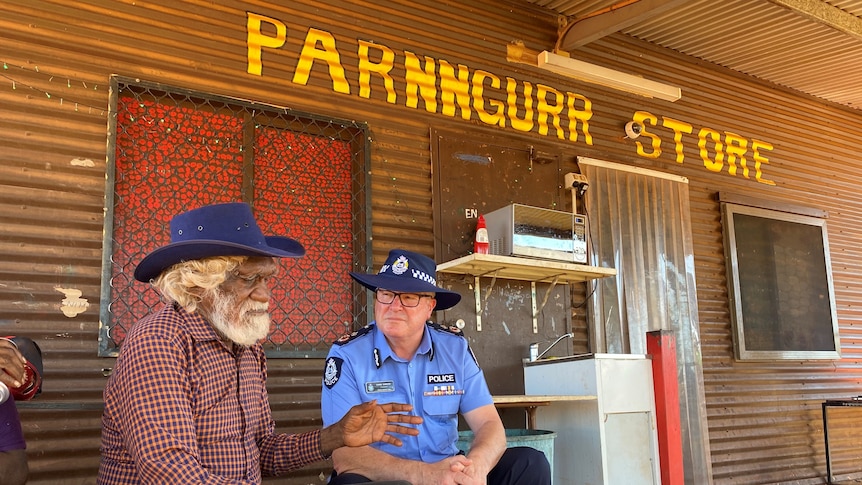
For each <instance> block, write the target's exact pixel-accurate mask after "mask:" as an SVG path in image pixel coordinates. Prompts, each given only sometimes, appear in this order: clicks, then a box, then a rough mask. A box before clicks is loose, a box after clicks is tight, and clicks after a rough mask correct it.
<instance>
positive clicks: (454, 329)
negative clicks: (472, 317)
mask: <svg viewBox="0 0 862 485" xmlns="http://www.w3.org/2000/svg"><path fill="white" fill-rule="evenodd" d="M427 325H428V326H429V327H431V328H433V329H434V330H439V331H441V332H448V333H451V334H454V335H457V336H459V337H464V332H462V331H461V329H460V328H458V327H456V326H455V325H446V326H443V325H440V324H439V323H435V322H428V323H427ZM464 338H466V337H464Z"/></svg>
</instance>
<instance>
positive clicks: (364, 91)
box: [358, 40, 396, 104]
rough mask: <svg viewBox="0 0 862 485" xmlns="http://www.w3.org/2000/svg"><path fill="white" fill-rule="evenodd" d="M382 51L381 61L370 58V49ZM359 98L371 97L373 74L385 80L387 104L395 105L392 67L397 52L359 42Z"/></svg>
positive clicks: (377, 45) (369, 43)
mask: <svg viewBox="0 0 862 485" xmlns="http://www.w3.org/2000/svg"><path fill="white" fill-rule="evenodd" d="M371 48H374V49H377V50H379V51H380V61H379V62H372V61H371V59H370V58H369V56H368V53H369V49H371ZM358 54H359V66H358V68H359V96H360V97H362V98H369V97H371V74H372V73H374V74H377V75H378V76H380V77H382V78H383V87H385V88H386V102H387V103H390V104H395V101H396V95H395V81H393V79H392V74H390V72H391V71H392V66H393V65H394V63H395V52H394V51H393V50H392V49H390V48H388V47H386V46H383V45H379V44H373V43H371V42H366V41H363V40H360V41H359V51H358Z"/></svg>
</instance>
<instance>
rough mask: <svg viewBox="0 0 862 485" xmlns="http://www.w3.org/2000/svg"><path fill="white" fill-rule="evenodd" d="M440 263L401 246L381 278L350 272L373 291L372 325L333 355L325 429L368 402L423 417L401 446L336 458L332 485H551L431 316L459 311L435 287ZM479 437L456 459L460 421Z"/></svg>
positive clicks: (456, 339)
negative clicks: (406, 407) (398, 405)
mask: <svg viewBox="0 0 862 485" xmlns="http://www.w3.org/2000/svg"><path fill="white" fill-rule="evenodd" d="M436 272H437V266H436V265H435V264H434V261H433V260H431V259H430V258H428V257H425V256H423V255H420V254H416V253H413V252H410V251H406V250H403V249H394V250H392V251H390V252H389V257H388V259H387V260H386V263H385V264H384V265H383V267H382V268H381V269H380V272H379V273H378V274H376V275H367V274H357V273H350V275H351V277H353V279H355V280H356V281H358V282H359V283H360V284H362V285H363V286H365V287H366V288H368V289H369V290H371V291H373V292H374V297H375V303H374V317H375V321H374V322H372V323H371V324H369V325H368V326H366V327H365V328H363V329H362V330H359V331H358V332H354V333H353V334H352V335H348V336H345V337H342V338H341V339H339V340H338V341H337V342H335V345H333V347H332V348H331V349H330V352H329V356H328V357H327V359H326V366H325V370H324V376H323V394H322V397H321V406H322V410H323V423H324V425H326V424H327V423H335V422H337V421H338V420H339V419H342V417H343V416H344V415H345V413H346V412H347V411H348V409H350V407H351V406H353V405H355V404H357V403H360V402H363V401H365V400H368V399H378V400H380V402H392V401H397V402H406V403H409V404H412V405H413V406H414V408H415V409H416V412H417V414H418V415H419V416H422V417H423V418H424V422H423V424H422V426H421V427H420V433H419V435H418V436H417V437H405V439H404V446H403V447H400V448H398V447H394V446H392V445H390V444H388V443H375V444H372V445H371V446H364V447H361V448H341V449H338V450H335V452H333V454H332V459H333V463H334V465H335V473H334V474H333V477H332V479H331V480H330V482H329V485H344V484H351V483H365V482H369V481H372V480H407V481H409V482H411V483H413V485H436V484H465V485H484V484H486V483H488V484H493V485H516V484H517V485H548V484H550V482H551V471H550V465H549V463H548V460H547V458H545V455H544V454H543V453H542V452H541V451H538V450H535V449H533V448H526V447H515V448H508V449H507V448H506V436H505V431H504V429H503V424H502V422H501V421H500V416H499V415H498V414H497V410H496V408H495V407H494V402H493V400H492V398H491V394H490V393H489V392H488V386H487V384H486V382H485V377H484V375H483V373H482V370H481V369H480V368H479V365H478V363H477V362H476V360H475V358H474V356H473V353H472V352H471V351H470V348H469V346H468V345H467V339H466V338H464V334H463V333H461V331H460V330H458V329H457V328H452V327H442V326H440V325H437V324H435V323H431V322H429V321H428V319H429V318H430V317H431V313H432V312H434V311H435V310H445V309H447V308H451V307H453V306H455V305H456V304H457V303H458V301H459V300H460V299H461V296H460V295H459V294H458V293H455V292H452V291H449V290H445V289H443V288H439V287H437V286H436V284H437V283H436ZM459 413H460V414H461V415H462V416H463V417H464V420H465V421H466V423H467V425H468V426H469V427H470V429H471V430H472V431H473V433H474V436H475V438H474V440H473V443H472V445H471V448H470V451H469V452H468V453H467V454H466V456H464V455H463V454H460V453H459V451H458V449H457V447H456V442H457V440H458V415H459Z"/></svg>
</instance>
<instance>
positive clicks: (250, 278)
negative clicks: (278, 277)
mask: <svg viewBox="0 0 862 485" xmlns="http://www.w3.org/2000/svg"><path fill="white" fill-rule="evenodd" d="M230 276H231V278H233V279H234V280H236V281H238V282H239V283H240V285H241V286H243V287H245V289H247V290H250V289H252V288H255V287H257V285H259V284H260V283H263V285H264V286H266V287H269V284H270V281H272V277H273V276H275V274H274V273H268V274H260V273H255V274H249V275H246V274H242V273H239V272H237V271H234V272H232V273H231V274H230Z"/></svg>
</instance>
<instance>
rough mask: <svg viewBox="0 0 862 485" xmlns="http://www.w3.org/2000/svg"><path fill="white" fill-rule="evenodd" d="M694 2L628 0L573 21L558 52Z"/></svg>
mask: <svg viewBox="0 0 862 485" xmlns="http://www.w3.org/2000/svg"><path fill="white" fill-rule="evenodd" d="M690 1H691V0H634V1H632V0H628V1H621V2H618V3H616V4H614V5H611V6H610V7H605V8H603V9H601V10H598V11H595V12H592V13H590V14H587V15H585V16H582V17H579V18H576V19H573V20H572V21H571V22H570V23H569V24H567V25H566V26H565V28H564V29H563V31H562V32H561V33H560V36H559V40H558V41H557V45H556V46H555V48H554V50H556V51H570V50H573V49H576V48H578V47H581V46H583V45H585V44H589V43H590V42H592V41H594V40H597V39H601V38H602V37H604V36H606V35H609V34H613V33H614V32H619V31H620V30H623V29H625V28H626V27H629V26H631V25H633V24H635V23H637V22H642V21H644V20H646V19H648V18H650V17H653V16H656V15H659V14H662V13H664V12H666V11H668V10H670V9H672V8H676V7H679V6H681V5H683V4H685V3H688V2H690Z"/></svg>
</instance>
